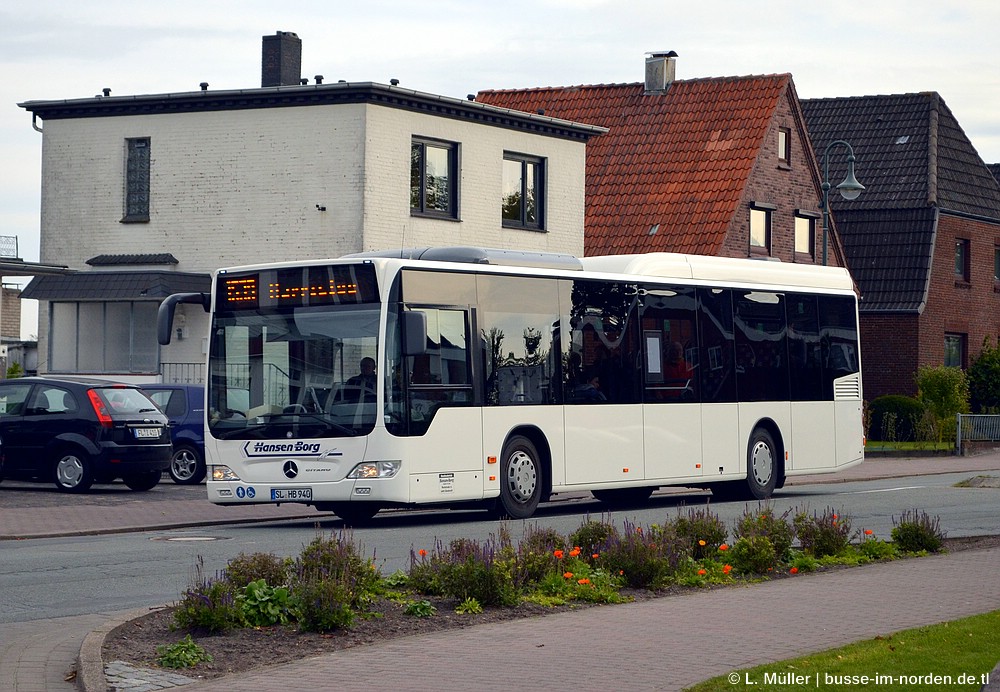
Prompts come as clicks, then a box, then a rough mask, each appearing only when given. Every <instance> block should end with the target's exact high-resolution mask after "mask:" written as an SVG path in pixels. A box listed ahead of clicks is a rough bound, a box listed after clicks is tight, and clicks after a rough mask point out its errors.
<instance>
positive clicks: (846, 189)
mask: <svg viewBox="0 0 1000 692" xmlns="http://www.w3.org/2000/svg"><path fill="white" fill-rule="evenodd" d="M836 146H844V147H846V148H847V177H845V178H844V182H842V183H841V184H840V185H838V186H837V189H838V190H839V191H840V196H841V197H843V198H844V199H846V200H852V199H857V198H858V195H860V194H861V191H862V190H864V189H865V186H864V185H862V184H861V183H859V182H858V179H857V178H855V177H854V149H852V148H851V145H850V144H848V143H847V142H845V141H844V140H842V139H838V140H836V141H834V142H830V143H829V144H827V145H826V151H824V152H823V184H822V186H821V187H822V189H823V206H822V209H823V266H824V267H825V266H826V254H827V245H828V238H829V235H830V150H831V149H833V148H834V147H836Z"/></svg>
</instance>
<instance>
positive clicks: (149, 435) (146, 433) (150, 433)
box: [133, 428, 160, 440]
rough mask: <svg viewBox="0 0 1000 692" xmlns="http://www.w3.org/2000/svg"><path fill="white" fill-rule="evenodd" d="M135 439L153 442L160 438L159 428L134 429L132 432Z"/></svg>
mask: <svg viewBox="0 0 1000 692" xmlns="http://www.w3.org/2000/svg"><path fill="white" fill-rule="evenodd" d="M133 432H134V433H135V437H136V439H138V440H142V439H151V440H155V439H157V438H158V437H159V436H160V429H159V428H135V429H134V430H133Z"/></svg>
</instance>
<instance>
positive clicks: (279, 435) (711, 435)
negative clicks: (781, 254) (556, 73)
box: [159, 247, 864, 521]
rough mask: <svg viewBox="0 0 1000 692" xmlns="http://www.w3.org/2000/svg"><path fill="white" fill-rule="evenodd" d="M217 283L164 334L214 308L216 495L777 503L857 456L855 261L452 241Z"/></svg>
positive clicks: (352, 511)
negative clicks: (569, 496) (683, 489)
mask: <svg viewBox="0 0 1000 692" xmlns="http://www.w3.org/2000/svg"><path fill="white" fill-rule="evenodd" d="M212 291H213V292H212V294H211V295H207V294H177V295H174V296H171V297H170V298H168V299H167V300H166V301H165V302H164V303H163V306H162V307H161V309H160V325H159V333H160V339H161V342H162V343H166V342H168V341H169V336H170V331H171V330H170V327H171V322H172V318H173V312H174V307H175V305H176V304H177V303H178V302H188V303H192V302H194V303H201V304H202V305H203V306H204V307H205V309H206V310H209V311H210V312H211V328H210V337H209V355H208V386H207V394H206V396H207V405H206V416H207V420H206V431H207V434H206V440H205V447H206V455H207V464H208V474H209V475H208V483H207V487H208V497H209V499H210V500H211V501H212V502H214V503H218V504H252V503H282V502H297V503H304V504H308V505H314V506H315V507H316V508H317V509H319V510H322V511H332V512H335V513H336V514H338V515H339V516H341V517H342V518H344V519H345V520H347V521H361V520H364V519H370V518H371V517H372V516H374V514H375V513H376V512H377V511H378V510H379V509H382V508H388V507H411V506H418V505H438V506H444V507H447V506H451V507H458V506H462V507H468V506H481V507H483V508H487V509H491V510H493V511H494V512H496V513H497V514H499V515H503V516H508V517H513V518H524V517H529V516H531V515H532V513H533V512H534V511H535V509H536V507H537V506H538V503H539V502H540V501H545V500H547V499H548V498H549V497H550V496H551V495H553V494H556V493H561V492H576V491H590V492H592V493H593V495H594V496H596V497H597V498H598V499H600V500H602V501H604V502H607V503H609V504H612V505H616V504H623V503H636V502H641V501H643V500H645V499H646V498H648V497H649V495H650V493H651V492H652V491H653V490H654V489H656V488H658V487H661V486H667V485H678V486H691V487H701V488H711V490H712V492H713V494H716V495H719V496H721V497H723V498H746V499H754V498H756V499H765V498H768V497H769V496H770V495H771V494H772V492H773V491H774V489H775V488H780V487H782V485H783V484H784V482H785V479H786V478H787V477H789V476H794V475H800V474H815V473H824V472H834V471H837V470H839V469H843V468H847V467H849V466H852V465H854V464H858V463H860V462H861V461H862V459H863V454H864V433H863V427H862V394H861V364H860V354H859V348H858V312H857V300H856V296H855V293H854V287H853V283H852V281H851V278H850V276H849V275H848V273H847V271H846V270H844V269H841V268H833V267H818V266H814V265H801V264H787V263H780V262H766V261H756V260H738V259H724V258H716V257H702V256H686V255H675V254H659V253H658V254H648V255H622V256H607V257H591V258H584V259H577V258H574V257H571V256H568V255H558V254H545V253H530V252H515V251H506V250H490V249H483V248H466V247H450V248H430V249H428V248H423V249H405V250H397V251H395V252H391V253H390V252H386V253H362V254H358V255H350V256H346V257H342V258H339V259H329V260H317V261H308V262H296V263H290V262H284V263H280V264H262V265H257V266H247V267H237V268H231V269H223V270H219V271H218V272H216V273H215V276H214V279H213V289H212ZM362 359H372V360H374V365H375V368H374V370H375V375H374V378H371V377H370V376H369V378H368V379H367V380H366V379H364V378H362V377H360V375H359V373H360V370H361V361H362ZM371 365H372V363H370V362H369V363H368V364H367V366H366V369H367V371H368V372H369V373H370V372H371V370H372V368H371ZM373 381H374V383H375V384H374V385H373V384H372V382H373Z"/></svg>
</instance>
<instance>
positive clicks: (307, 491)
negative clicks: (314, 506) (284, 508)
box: [271, 488, 313, 501]
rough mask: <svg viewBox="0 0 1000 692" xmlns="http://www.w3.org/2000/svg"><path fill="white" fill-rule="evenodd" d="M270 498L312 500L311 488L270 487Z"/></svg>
mask: <svg viewBox="0 0 1000 692" xmlns="http://www.w3.org/2000/svg"><path fill="white" fill-rule="evenodd" d="M271 499H272V500H288V501H301V500H312V499H313V491H312V488H271Z"/></svg>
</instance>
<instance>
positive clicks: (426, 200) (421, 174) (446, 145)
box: [410, 138, 458, 219]
mask: <svg viewBox="0 0 1000 692" xmlns="http://www.w3.org/2000/svg"><path fill="white" fill-rule="evenodd" d="M410 213H411V214H419V215H426V216H439V217H445V218H449V219H457V218H458V144H456V143H454V142H441V141H437V140H429V139H417V138H414V139H413V142H412V143H411V145H410Z"/></svg>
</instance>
